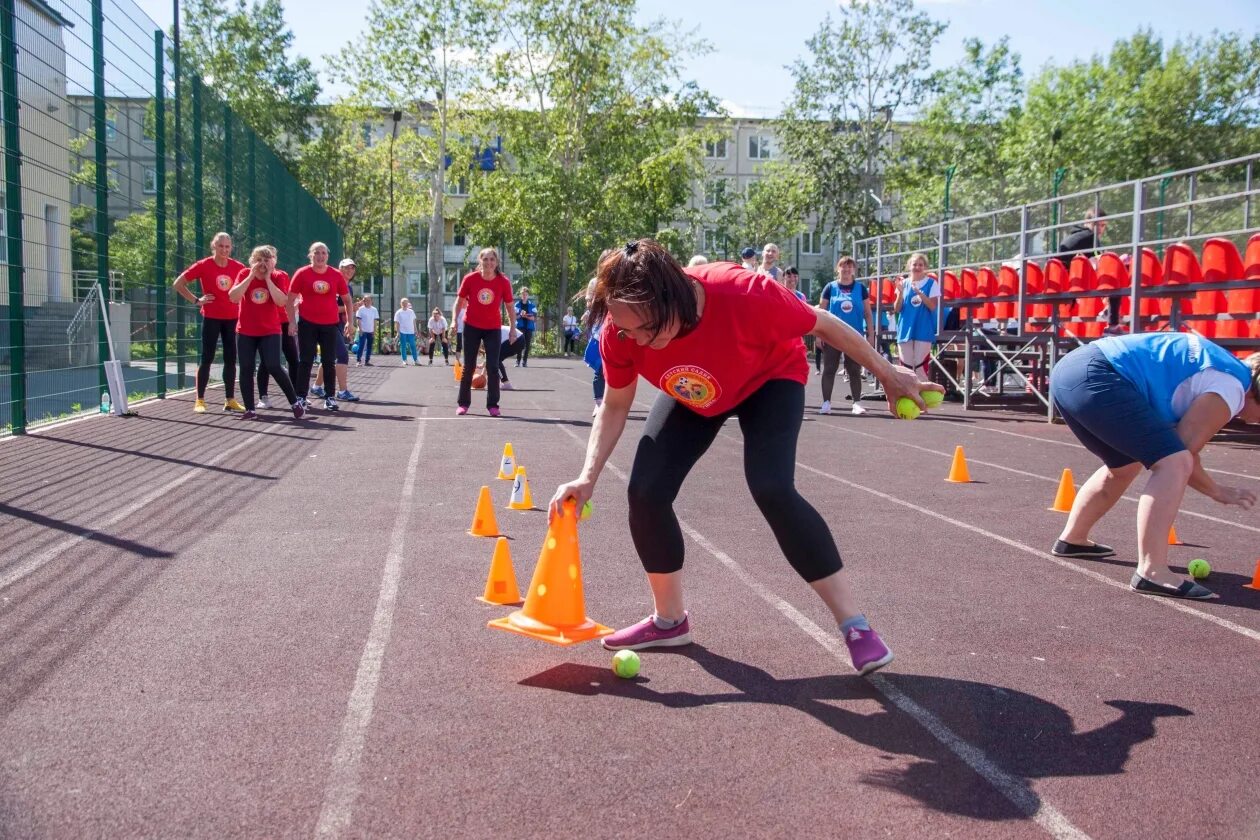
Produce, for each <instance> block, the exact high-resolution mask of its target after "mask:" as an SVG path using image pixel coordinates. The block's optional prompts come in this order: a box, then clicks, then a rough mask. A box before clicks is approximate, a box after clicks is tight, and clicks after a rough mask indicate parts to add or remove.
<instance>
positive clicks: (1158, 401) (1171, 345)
mask: <svg viewBox="0 0 1260 840" xmlns="http://www.w3.org/2000/svg"><path fill="white" fill-rule="evenodd" d="M1094 345H1095V346H1097V347H1098V349H1099V350H1101V351H1102V354H1103V355H1104V356H1106V357H1107V361H1109V362H1111V366H1112V367H1113V368H1115V369H1116V373H1118V374H1120V375H1121V376H1123V377H1124V378H1125V379H1127V380H1129V381H1130V382H1132V383H1133V384H1134V386H1135V387H1136V388H1137V389H1138V391H1139V392H1140V393H1141V394H1142V396H1143V397H1145V398H1146V401H1147V402H1148V403H1150V405H1151V406H1152V407H1153V408H1154V409H1155V410H1156V411H1157V412H1158V413H1159V416H1160V417H1162V418H1163V419H1165V420H1167V421H1168V422H1169V423H1173V424H1175V423H1177V422H1178V421H1179V420H1180V419H1181V417H1180V416H1178V415H1177V414H1176V413H1175V412H1174V411H1173V406H1172V401H1173V394H1174V393H1175V392H1176V390H1177V386H1179V385H1180V384H1181V383H1182V382H1185V381H1186V380H1187V379H1189V378H1190V377H1192V376H1194V375H1195V374H1196V373H1200V372H1202V371H1205V370H1207V369H1209V368H1212V369H1214V370H1218V371H1220V372H1221V373H1225V374H1228V375H1229V376H1232V377H1234V378H1235V379H1237V380H1238V382H1239V383H1240V384H1241V385H1242V387H1243V391H1244V392H1246V391H1247V389H1248V388H1250V387H1251V371H1250V370H1249V369H1248V368H1247V366H1246V365H1244V364H1243V363H1242V362H1240V361H1239V360H1238V359H1236V358H1234V356H1233V355H1232V354H1230V352H1229V351H1228V350H1225V349H1224V348H1222V347H1220V346H1219V345H1217V344H1213V343H1212V342H1210V341H1208V340H1207V339H1205V338H1201V337H1199V336H1197V335H1195V334H1194V333H1180V332H1175V333H1169V332H1159V333H1136V334H1133V335H1116V336H1108V337H1107V338H1100V339H1098V340H1097V341H1095V342H1094Z"/></svg>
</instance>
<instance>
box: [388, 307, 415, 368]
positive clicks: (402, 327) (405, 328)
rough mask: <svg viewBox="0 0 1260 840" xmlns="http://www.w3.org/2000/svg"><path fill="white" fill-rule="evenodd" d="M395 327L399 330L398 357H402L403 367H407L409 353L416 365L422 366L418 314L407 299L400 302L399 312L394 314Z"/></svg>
mask: <svg viewBox="0 0 1260 840" xmlns="http://www.w3.org/2000/svg"><path fill="white" fill-rule="evenodd" d="M394 327H395V328H397V330H398V355H400V356H402V363H403V367H406V366H407V353H408V351H410V353H411V358H412V359H413V360H414V361H415V363H416V364H417V365H418V364H420V354H419V353H418V352H417V351H416V313H415V311H414V310H412V308H411V301H409V300H407V298H403V299H402V300H400V301H399V302H398V311H397V312H395V313H394Z"/></svg>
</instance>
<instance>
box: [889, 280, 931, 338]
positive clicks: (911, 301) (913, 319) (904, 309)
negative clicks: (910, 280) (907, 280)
mask: <svg viewBox="0 0 1260 840" xmlns="http://www.w3.org/2000/svg"><path fill="white" fill-rule="evenodd" d="M935 285H936V278H935V277H932V276H929V277H928V278H927V282H926V283H924V284H923V289H922V291H923V294H925V295H928V296H929V297H930V296H931V294H932V289H933V288H934V287H935ZM901 304H902V305H901V314H900V315H898V316H897V340H898V341H936V313H935V312H933V311H932V310H931V309H929V308H928V307H926V306H924V305H923V304H922V303H921V302H920V301H919V296H918V295H916V294H913V293H911V294H908V295H906V296H905V297H904V298H902V301H901Z"/></svg>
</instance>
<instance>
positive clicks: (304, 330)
mask: <svg viewBox="0 0 1260 840" xmlns="http://www.w3.org/2000/svg"><path fill="white" fill-rule="evenodd" d="M340 329H341V328H340V327H339V326H338V325H337V324H312V323H311V322H310V321H298V381H297V382H294V383H293V387H294V388H295V389H296V390H297V395H298V396H299V397H305V396H306V395H307V394H308V393H310V389H311V368H312V367H314V366H315V347H316V346H317V345H318V346H319V361H320V366H321V367H322V368H323V370H324V383H325V384H326V386H327V387H328V388H329V393H332V392H333V391H335V390H336V389H337V361H336V354H337V332H338V330H340Z"/></svg>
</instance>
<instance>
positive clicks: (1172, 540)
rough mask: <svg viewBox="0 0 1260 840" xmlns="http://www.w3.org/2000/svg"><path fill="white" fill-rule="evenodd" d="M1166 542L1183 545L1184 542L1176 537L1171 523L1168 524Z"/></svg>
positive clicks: (1174, 528) (1175, 529)
mask: <svg viewBox="0 0 1260 840" xmlns="http://www.w3.org/2000/svg"><path fill="white" fill-rule="evenodd" d="M1168 544H1169V545H1185V543H1183V542H1182V541H1181V540H1180V539H1178V538H1177V528H1176V526H1173V525H1169V526H1168Z"/></svg>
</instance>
